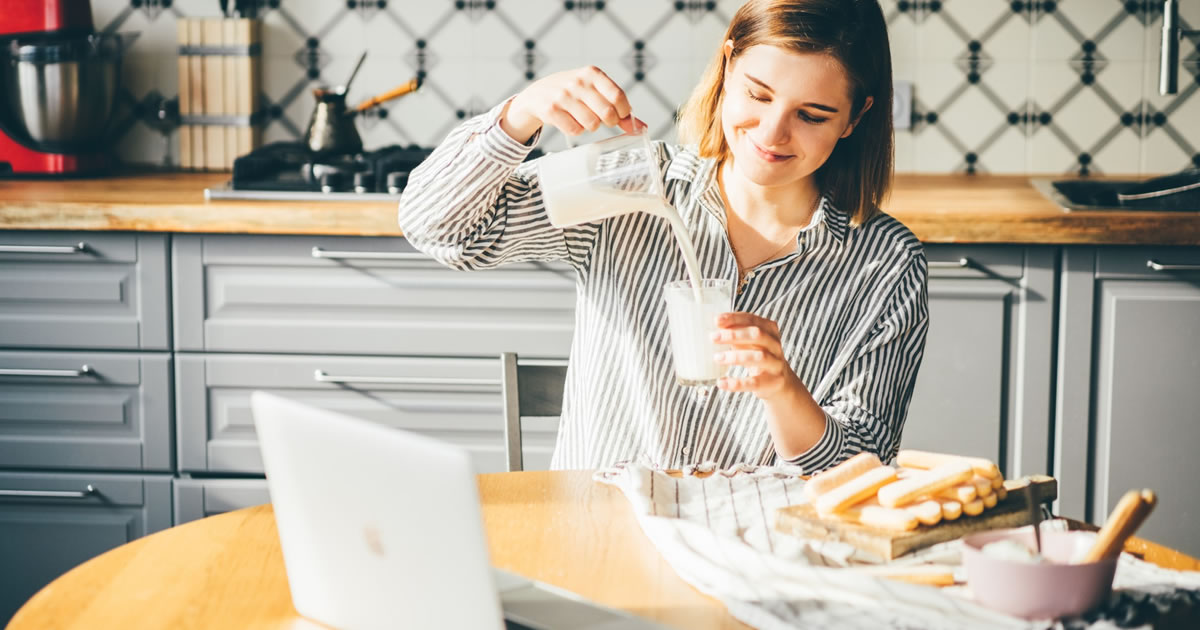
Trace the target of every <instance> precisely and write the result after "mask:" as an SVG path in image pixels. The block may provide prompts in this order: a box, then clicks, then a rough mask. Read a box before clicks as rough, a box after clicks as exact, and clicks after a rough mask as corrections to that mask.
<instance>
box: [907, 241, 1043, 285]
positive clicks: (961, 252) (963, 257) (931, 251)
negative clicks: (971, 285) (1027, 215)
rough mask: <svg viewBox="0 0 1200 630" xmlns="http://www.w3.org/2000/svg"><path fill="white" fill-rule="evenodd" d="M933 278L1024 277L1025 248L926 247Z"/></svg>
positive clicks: (1009, 246) (1001, 246) (1010, 246)
mask: <svg viewBox="0 0 1200 630" xmlns="http://www.w3.org/2000/svg"><path fill="white" fill-rule="evenodd" d="M925 258H926V260H928V261H929V275H930V277H945V278H1020V277H1022V276H1023V275H1024V274H1025V248H1024V247H1021V246H1017V245H926V246H925Z"/></svg>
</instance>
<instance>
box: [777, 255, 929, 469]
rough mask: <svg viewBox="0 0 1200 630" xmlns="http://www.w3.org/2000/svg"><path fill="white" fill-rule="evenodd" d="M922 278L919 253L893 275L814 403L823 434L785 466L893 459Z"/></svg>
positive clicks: (918, 348)
mask: <svg viewBox="0 0 1200 630" xmlns="http://www.w3.org/2000/svg"><path fill="white" fill-rule="evenodd" d="M927 276H928V271H927V264H926V262H925V258H924V256H923V255H918V256H915V257H914V258H912V259H911V260H909V261H908V263H907V264H906V265H905V267H904V268H903V270H902V271H901V273H899V274H898V275H897V276H894V277H895V278H896V282H895V284H894V286H893V288H892V290H891V291H890V292H889V293H888V294H887V296H886V298H885V299H884V301H883V302H882V308H881V309H880V310H879V311H878V312H879V316H878V318H877V319H876V320H875V323H874V325H873V326H872V327H871V328H870V330H869V332H868V334H866V335H865V336H863V338H862V341H861V342H860V343H859V344H858V347H857V348H856V349H855V351H854V352H853V353H852V354H851V355H850V356H851V358H850V360H849V361H847V362H846V363H845V365H844V366H843V367H842V368H841V371H840V373H839V374H838V375H837V377H836V379H835V381H834V383H833V386H832V387H831V388H829V393H828V395H826V396H823V397H822V398H821V399H820V400H818V403H819V404H820V405H821V407H822V408H823V409H824V410H825V432H824V434H823V435H822V436H821V439H820V440H818V441H817V443H816V444H814V445H813V446H812V447H810V448H809V449H808V450H807V451H805V452H804V453H801V454H800V455H799V456H797V457H795V458H793V459H791V460H789V462H790V463H793V464H797V465H799V466H801V467H803V469H804V470H805V471H806V472H809V473H815V472H818V471H820V470H824V469H826V468H829V467H830V466H834V465H836V464H838V463H839V462H842V461H844V460H846V459H848V458H850V457H852V456H854V455H856V454H858V453H861V452H863V451H868V452H872V453H875V454H876V455H878V456H879V458H880V459H881V460H883V461H884V462H887V461H890V460H892V459H893V458H894V457H895V455H896V451H897V450H898V449H899V448H900V435H901V431H902V429H903V427H904V420H905V416H906V415H907V413H908V405H909V402H910V401H911V400H912V392H913V386H914V384H915V383H916V380H917V370H918V368H920V366H921V358H922V356H923V354H924V350H925V336H926V333H927V332H928V329H929V291H928V285H927V282H928V281H927Z"/></svg>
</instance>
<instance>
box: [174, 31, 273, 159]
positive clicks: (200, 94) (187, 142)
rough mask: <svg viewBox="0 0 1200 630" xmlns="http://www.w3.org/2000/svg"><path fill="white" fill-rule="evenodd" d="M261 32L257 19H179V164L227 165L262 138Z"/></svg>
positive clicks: (252, 148) (254, 146)
mask: <svg viewBox="0 0 1200 630" xmlns="http://www.w3.org/2000/svg"><path fill="white" fill-rule="evenodd" d="M261 32H262V24H261V22H259V21H258V20H256V19H245V18H180V19H179V21H178V30H177V36H178V39H179V63H178V69H179V113H180V117H181V119H182V125H181V126H180V128H179V164H180V166H181V167H182V168H184V169H187V170H205V171H221V170H230V169H232V168H233V160H234V158H236V157H238V156H241V155H245V154H247V153H249V152H250V151H252V150H254V149H255V148H256V147H257V146H258V145H259V144H260V143H261V135H262V134H261V131H260V129H259V127H258V125H257V124H256V123H257V113H258V110H259V108H260V104H259V100H260V99H259V94H260V92H261V88H260V84H261V75H262V73H261V66H260V60H261V58H262V55H261V44H260V40H261Z"/></svg>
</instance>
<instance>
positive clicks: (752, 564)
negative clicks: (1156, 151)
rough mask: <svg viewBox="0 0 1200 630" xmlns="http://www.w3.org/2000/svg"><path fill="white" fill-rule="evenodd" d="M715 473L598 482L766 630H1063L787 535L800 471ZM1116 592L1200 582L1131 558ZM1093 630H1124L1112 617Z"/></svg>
mask: <svg viewBox="0 0 1200 630" xmlns="http://www.w3.org/2000/svg"><path fill="white" fill-rule="evenodd" d="M714 468H715V466H711V465H709V466H703V465H702V466H699V467H691V468H688V469H685V470H684V476H683V477H682V478H679V477H671V476H669V475H667V474H666V473H664V472H663V471H661V470H655V469H653V468H651V467H648V466H645V465H634V464H624V465H618V466H616V467H614V468H611V469H606V470H601V471H599V472H597V473H596V479H597V480H599V481H602V482H604V483H609V484H612V485H615V486H617V487H618V488H620V489H621V491H622V493H624V495H625V497H626V498H627V499H628V500H629V502H630V505H631V506H632V508H633V512H634V514H635V515H636V517H637V520H638V523H640V524H641V527H642V530H643V531H644V532H645V534H646V536H647V537H648V538H649V539H650V540H651V541H652V542H653V543H654V546H655V547H657V548H658V550H659V552H660V553H662V555H663V557H664V558H665V559H666V560H667V562H668V563H669V564H670V565H671V566H672V567H673V568H674V569H675V571H676V572H677V573H678V574H679V576H680V577H681V578H683V579H684V581H686V582H688V583H689V584H691V585H692V586H694V587H696V588H697V589H699V590H700V591H701V592H704V593H706V594H708V595H710V596H712V597H715V598H717V599H719V600H720V601H721V602H722V603H723V604H725V606H726V607H727V608H728V609H729V611H730V613H731V614H732V615H733V616H734V617H736V618H737V619H739V620H741V621H742V622H744V623H747V624H749V625H751V626H754V627H757V628H761V629H763V630H774V629H776V628H779V629H783V628H797V627H805V628H809V627H812V628H862V629H864V630H865V629H871V630H875V629H878V628H925V629H929V630H936V629H940V628H946V629H950V628H955V629H957V628H997V629H1000V628H1005V629H1007V628H1014V629H1027V628H1046V627H1051V626H1052V625H1053V624H1051V622H1048V621H1046V622H1028V621H1025V620H1022V619H1018V618H1015V617H1010V616H1008V615H1004V614H1002V613H998V612H994V611H992V610H989V609H987V608H984V607H982V606H980V605H978V604H976V603H975V602H974V601H972V600H971V596H970V593H969V591H967V589H966V588H965V587H952V588H944V589H938V588H933V587H928V586H919V585H914V584H907V583H903V582H897V581H894V580H887V579H882V578H875V577H871V576H867V575H864V574H863V573H862V572H860V571H859V570H858V569H856V568H855V567H856V566H861V565H865V564H869V563H872V562H877V561H878V559H877V558H871V557H869V556H865V555H863V554H862V553H861V552H858V551H856V550H854V549H853V548H852V547H849V546H848V545H845V544H842V543H836V542H833V543H831V542H821V541H815V540H808V539H801V538H798V537H795V536H790V535H787V534H783V533H781V532H777V531H775V530H774V529H773V527H772V526H773V524H774V518H775V517H774V515H775V511H776V510H777V509H778V508H781V507H784V506H788V505H794V504H797V503H802V502H804V501H805V499H804V495H803V492H802V490H803V487H804V480H802V479H800V478H799V476H798V475H799V473H800V470H799V469H798V468H794V467H787V466H780V467H754V466H739V467H736V468H733V469H729V470H720V471H715V474H713V475H711V476H708V477H704V478H701V477H697V476H695V473H696V472H697V471H698V470H699V471H704V472H714V471H713V469H714ZM960 546H961V543H960V542H958V541H953V542H949V543H943V544H941V545H936V546H934V547H930V548H929V549H925V550H922V551H920V552H916V553H914V554H910V555H909V556H906V557H905V558H903V559H901V560H900V561H899V562H904V563H924V562H937V563H943V564H958V563H959V548H960ZM1113 586H1114V588H1140V587H1147V588H1148V589H1150V590H1154V589H1155V588H1157V589H1159V590H1161V589H1164V588H1165V589H1167V590H1168V591H1172V590H1174V589H1176V588H1185V589H1200V573H1193V572H1182V571H1170V570H1167V569H1162V568H1159V567H1157V566H1155V565H1152V564H1150V563H1147V562H1143V561H1141V560H1138V559H1137V558H1134V557H1132V556H1130V555H1129V554H1123V555H1122V557H1121V559H1120V562H1119V564H1118V568H1117V575H1116V578H1115V581H1114V585H1113ZM1058 625H1059V627H1062V626H1061V624H1058ZM1072 627H1074V626H1072ZM1089 627H1091V628H1111V627H1116V626H1115V625H1112V624H1111V623H1109V622H1106V621H1103V620H1101V621H1097V622H1094V623H1092V624H1091V625H1090V626H1089Z"/></svg>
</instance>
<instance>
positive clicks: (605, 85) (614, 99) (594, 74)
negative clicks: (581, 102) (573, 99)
mask: <svg viewBox="0 0 1200 630" xmlns="http://www.w3.org/2000/svg"><path fill="white" fill-rule="evenodd" d="M583 72H584V75H585V76H586V77H587V78H588V79H589V80H590V81H591V84H592V89H594V90H595V92H596V94H597V95H598V96H600V97H601V98H602V99H603V100H604V102H605V103H608V104H610V105H612V106H613V109H614V110H615V112H614V113H615V114H616V116H617V119H616V120H614V121H613V122H611V123H608V124H612V125H615V124H617V122H618V121H621V120H623V119H625V118H628V117H629V115H630V114H631V113H632V112H633V107H632V106H630V104H629V99H628V98H627V97H626V96H625V90H622V89H621V86H619V85H617V82H616V81H613V80H612V79H611V78H610V77H609V76H608V75H607V74H605V73H604V71H603V70H601V69H600V68H597V67H596V66H588V67H587V68H584V70H583Z"/></svg>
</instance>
